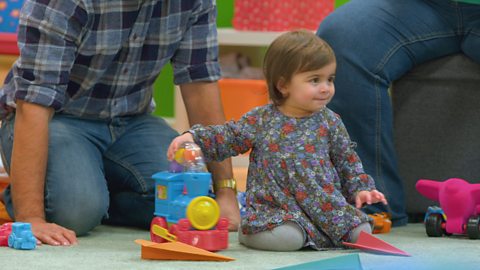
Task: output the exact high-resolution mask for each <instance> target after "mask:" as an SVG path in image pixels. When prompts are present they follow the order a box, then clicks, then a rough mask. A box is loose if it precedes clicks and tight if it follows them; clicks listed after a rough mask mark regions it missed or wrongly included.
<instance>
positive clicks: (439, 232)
mask: <svg viewBox="0 0 480 270" xmlns="http://www.w3.org/2000/svg"><path fill="white" fill-rule="evenodd" d="M442 222H443V218H442V215H440V214H431V215H429V216H428V217H427V220H426V221H425V229H426V231H427V235H428V236H430V237H441V236H443V233H444V231H443V228H442Z"/></svg>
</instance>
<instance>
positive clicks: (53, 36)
mask: <svg viewBox="0 0 480 270" xmlns="http://www.w3.org/2000/svg"><path fill="white" fill-rule="evenodd" d="M215 17H216V5H215V0H163V1H162V0H144V1H121V0H110V1H102V0H61V1H44V0H27V1H25V3H24V6H23V8H22V11H21V15H20V25H19V31H18V45H19V49H20V52H21V53H20V58H19V59H18V60H17V61H16V62H15V64H14V66H13V67H12V69H11V71H10V73H9V74H8V76H7V78H6V80H5V85H4V86H3V88H2V89H0V119H2V118H4V117H5V116H6V114H7V110H6V108H8V107H15V100H16V99H20V100H24V101H27V102H31V103H36V104H40V105H43V106H46V107H52V108H54V109H55V110H56V111H57V112H63V113H67V114H71V115H75V116H78V117H85V118H95V119H98V118H100V119H109V118H112V117H115V116H124V115H135V114H141V113H145V112H149V111H152V110H153V109H154V103H153V99H152V89H153V87H152V85H153V82H154V81H155V79H156V78H157V76H158V74H159V73H160V71H161V69H162V67H163V66H164V65H165V64H166V63H167V62H168V61H171V63H172V66H173V68H174V77H175V83H176V84H183V83H189V82H194V81H216V80H218V79H219V77H220V68H219V64H218V44H217V32H216V24H215V23H216V22H215Z"/></svg>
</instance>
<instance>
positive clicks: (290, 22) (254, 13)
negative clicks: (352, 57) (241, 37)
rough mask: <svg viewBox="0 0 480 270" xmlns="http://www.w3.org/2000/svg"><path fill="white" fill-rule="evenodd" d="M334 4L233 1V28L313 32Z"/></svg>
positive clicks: (327, 1)
mask: <svg viewBox="0 0 480 270" xmlns="http://www.w3.org/2000/svg"><path fill="white" fill-rule="evenodd" d="M334 2H335V1H334V0H302V1H298V0H283V1H277V0H264V1H258V0H237V1H235V6H234V16H233V28H235V29H237V30H251V31H287V30H292V29H300V28H302V29H309V30H317V28H318V26H319V25H320V22H321V21H322V20H323V19H324V18H325V17H326V16H327V15H328V14H329V13H330V12H332V11H333V9H334Z"/></svg>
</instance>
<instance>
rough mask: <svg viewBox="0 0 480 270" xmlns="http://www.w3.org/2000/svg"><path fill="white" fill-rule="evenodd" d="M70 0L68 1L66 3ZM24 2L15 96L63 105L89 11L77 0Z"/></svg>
mask: <svg viewBox="0 0 480 270" xmlns="http://www.w3.org/2000/svg"><path fill="white" fill-rule="evenodd" d="M66 1H68V3H65V2H66ZM62 2H63V3H61V4H60V3H58V2H57V1H41V0H27V1H25V3H24V5H23V7H22V12H21V17H20V23H19V29H18V46H19V49H20V55H21V57H20V58H19V59H18V62H17V64H16V65H15V66H14V70H13V73H14V74H15V75H16V76H14V80H15V81H14V83H15V85H16V89H17V90H16V92H15V99H20V100H25V101H28V102H30V103H35V104H39V105H43V106H46V107H53V108H54V109H56V110H59V109H61V108H62V106H63V103H64V101H65V91H66V88H67V85H68V82H69V74H70V69H71V67H72V65H73V63H74V61H75V54H76V51H77V46H78V42H79V38H80V37H81V31H82V30H81V29H82V28H83V25H84V24H85V23H86V21H87V13H86V12H85V10H84V9H82V8H81V7H80V6H78V5H77V4H76V3H75V2H74V1H69V0H62Z"/></svg>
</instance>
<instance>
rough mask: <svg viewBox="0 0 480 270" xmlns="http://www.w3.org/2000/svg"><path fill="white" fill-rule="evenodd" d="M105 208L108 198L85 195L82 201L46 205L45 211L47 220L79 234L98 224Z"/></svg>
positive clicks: (85, 232)
mask: <svg viewBox="0 0 480 270" xmlns="http://www.w3.org/2000/svg"><path fill="white" fill-rule="evenodd" d="M87 196H88V195H87ZM107 210H108V199H107V200H105V199H95V198H91V197H85V198H84V200H82V201H76V202H65V203H57V204H55V205H52V206H49V207H47V208H46V210H45V212H46V216H47V221H48V222H52V223H55V224H58V225H60V226H62V227H65V228H67V229H69V230H72V231H74V232H75V233H76V235H77V236H81V235H85V234H87V233H88V232H89V231H91V230H92V229H93V228H95V227H96V226H98V225H100V223H101V221H102V219H103V218H104V217H105V215H106V214H107Z"/></svg>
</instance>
